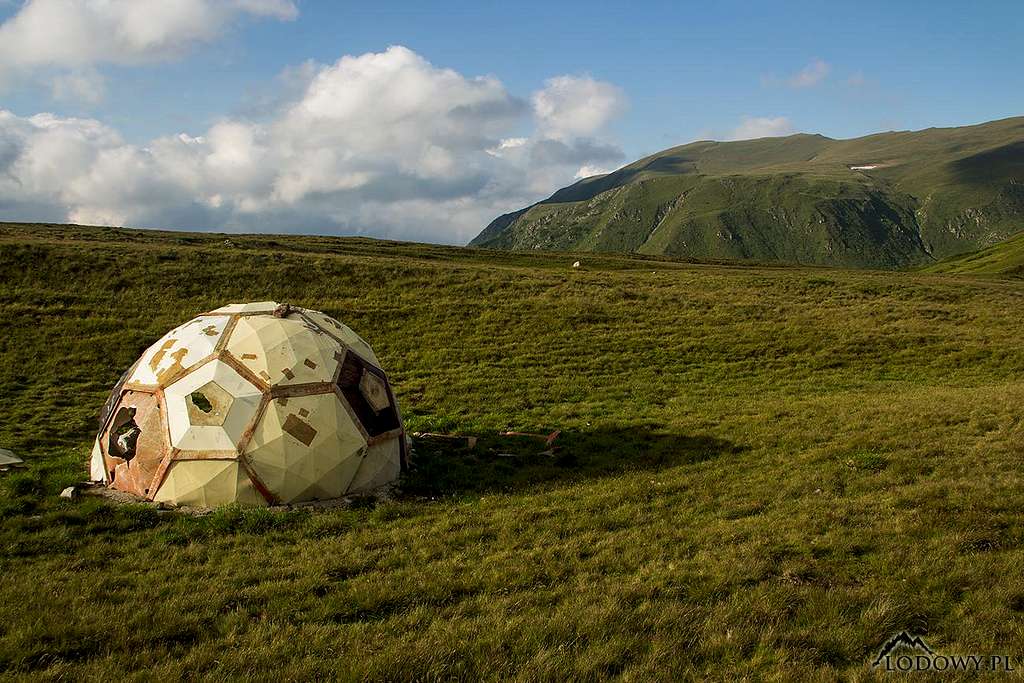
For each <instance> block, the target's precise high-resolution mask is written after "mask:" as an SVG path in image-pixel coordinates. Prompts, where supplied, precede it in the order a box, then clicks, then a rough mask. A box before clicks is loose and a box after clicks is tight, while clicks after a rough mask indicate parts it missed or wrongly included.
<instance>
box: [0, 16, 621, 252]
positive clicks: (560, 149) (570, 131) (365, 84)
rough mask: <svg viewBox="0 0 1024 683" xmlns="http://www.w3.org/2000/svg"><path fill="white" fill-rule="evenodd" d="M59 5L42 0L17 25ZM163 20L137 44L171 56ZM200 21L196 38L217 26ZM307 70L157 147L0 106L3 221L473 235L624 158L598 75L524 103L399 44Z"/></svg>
mask: <svg viewBox="0 0 1024 683" xmlns="http://www.w3.org/2000/svg"><path fill="white" fill-rule="evenodd" d="M57 4H62V3H58V2H57V0H49V1H47V2H42V0H35V1H34V2H32V3H30V4H29V5H28V6H26V8H25V9H23V10H22V12H21V13H19V14H18V15H17V16H16V17H15V19H12V20H11V21H15V20H17V19H18V18H19V17H21V16H22V15H23V14H24V13H25V12H26V11H27V10H28V9H29V8H30V7H31V6H33V5H46V6H50V5H57ZM126 4H133V3H126ZM195 4H198V5H202V6H206V5H208V4H212V3H205V2H201V1H200V0H195ZM97 5H103V6H107V5H110V6H116V7H118V8H121V6H120V5H119V4H118V3H115V2H110V3H97ZM221 6H222V7H221V11H224V10H223V7H224V6H229V7H231V8H234V10H233V11H234V12H235V13H238V12H252V13H264V14H270V15H274V16H282V17H284V18H287V16H288V12H289V11H290V10H289V8H291V9H292V10H293V9H294V8H293V6H292V5H291V3H290V2H279V1H277V0H235V2H233V3H229V4H228V5H223V4H222V3H221ZM121 9H123V8H121ZM124 11H125V12H128V11H127V10H124ZM104 16H106V15H104ZM118 16H122V15H120V14H118ZM8 23H10V22H8ZM6 26H7V25H6V24H5V25H4V27H6ZM161 26H162V27H163V28H161V29H159V30H157V29H154V31H155V33H154V34H152V35H151V36H150V37H149V38H148V39H146V40H142V39H139V40H138V44H139V45H143V44H144V45H150V46H155V47H154V50H155V51H156V52H159V51H160V49H162V48H160V46H162V45H165V44H167V43H166V39H165V37H164V36H166V34H167V25H166V24H161ZM4 27H0V33H2V31H3V30H4ZM197 31H198V29H196V30H191V31H190V30H185V34H187V35H194V36H197V39H199V37H201V36H205V35H206V34H205V33H201V32H197ZM96 49H97V50H99V48H96ZM156 52H154V54H155V53H156ZM48 58H54V57H53V55H50V57H48ZM90 58H92V59H96V56H95V54H92V56H91V57H90ZM297 73H299V74H300V75H301V83H300V87H298V88H294V87H292V86H290V90H294V92H289V96H290V97H291V99H289V100H287V101H285V102H284V103H283V106H281V107H280V109H279V113H278V114H276V115H275V116H274V117H273V118H271V119H270V120H268V121H259V122H257V121H251V120H247V119H238V118H236V119H224V120H222V121H220V122H218V123H216V124H215V125H213V126H212V127H210V128H209V129H208V130H206V131H203V132H202V133H201V134H199V135H192V134H188V133H181V134H178V135H172V136H166V137H161V138H158V139H155V140H151V141H150V142H148V143H147V144H145V145H136V144H130V143H128V142H126V141H125V140H124V139H123V138H122V136H121V135H120V134H119V133H118V131H116V130H114V129H113V128H111V127H109V126H107V125H105V124H103V123H101V122H99V121H96V120H92V119H77V118H62V117H58V116H54V115H52V114H37V115H35V116H28V117H19V116H16V115H14V114H12V113H10V112H7V111H0V217H3V218H7V219H18V220H68V221H71V222H78V223H96V224H111V225H134V226H160V227H178V228H196V229H218V230H227V231H241V230H246V231H250V230H251V231H277V232H289V231H296V232H336V233H337V232H340V233H346V234H368V235H374V236H380V237H389V238H396V239H411V240H425V241H434V242H454V243H463V242H466V241H468V240H469V239H470V238H472V237H473V236H475V234H476V233H477V232H478V231H479V230H480V229H481V228H482V227H483V226H484V225H486V223H487V222H488V221H489V220H490V219H492V218H493V217H494V216H496V215H498V214H499V213H502V212H505V211H508V210H510V209H512V208H518V207H520V206H522V205H523V204H526V203H529V202H531V201H536V200H537V199H539V198H541V197H543V196H546V195H547V194H550V192H551V191H552V190H553V189H554V188H557V187H560V186H561V185H564V184H566V183H567V182H570V181H571V180H572V179H573V178H574V177H575V176H576V175H578V174H580V173H584V172H587V171H589V170H591V169H603V168H607V167H609V166H611V165H614V164H616V163H618V162H621V161H622V158H623V154H622V152H621V150H620V149H619V148H618V147H617V146H615V145H613V144H611V143H609V142H607V141H603V140H602V139H601V138H600V136H601V134H602V132H603V130H604V128H605V126H606V125H607V124H608V123H609V122H610V121H611V120H612V119H613V118H614V117H615V116H617V115H619V114H620V113H621V112H622V111H623V110H624V108H625V97H624V95H623V94H622V92H621V91H619V90H618V89H617V88H615V87H614V86H612V85H611V84H608V83H603V82H601V81H596V80H593V79H591V78H589V77H574V76H558V77H556V78H552V79H550V80H548V81H547V82H546V83H545V85H544V88H543V89H541V90H539V91H538V92H536V93H533V95H532V97H530V98H529V100H524V99H520V98H517V97H515V96H514V95H512V94H510V93H509V92H508V91H506V89H505V88H504V86H503V85H502V84H501V82H500V81H498V80H497V79H495V78H493V77H466V76H464V75H462V74H459V73H457V72H455V71H453V70H451V69H445V68H440V67H437V66H434V65H433V64H431V63H429V62H428V61H427V60H425V59H424V58H423V57H421V56H420V55H418V54H416V53H414V52H412V51H411V50H409V49H407V48H404V47H400V46H396V47H391V48H389V49H387V50H386V51H384V52H379V53H367V54H363V55H358V56H345V57H342V58H341V59H339V60H338V61H337V62H335V63H333V64H326V65H318V64H308V65H306V66H305V67H304V68H303V69H301V70H299V71H298V72H297ZM293 76H294V74H293ZM86 83H88V81H86ZM63 87H64V88H65V89H66V90H67V91H68V92H69V93H72V94H73V93H74V92H75V91H76V89H78V88H79V85H78V84H77V83H76V82H75V81H69V82H68V83H67V84H65V85H64V86H63ZM83 87H87V86H83Z"/></svg>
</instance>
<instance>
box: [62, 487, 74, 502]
mask: <svg viewBox="0 0 1024 683" xmlns="http://www.w3.org/2000/svg"><path fill="white" fill-rule="evenodd" d="M77 496H78V490H77V489H75V487H74V486H69V487H67V488H66V489H64V490H63V491H61V492H60V497H61V498H67V499H68V500H71V499H72V498H76V497H77Z"/></svg>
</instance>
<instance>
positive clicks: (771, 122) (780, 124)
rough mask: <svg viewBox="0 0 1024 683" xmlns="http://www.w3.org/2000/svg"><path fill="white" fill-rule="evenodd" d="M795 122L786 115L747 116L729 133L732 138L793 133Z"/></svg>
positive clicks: (752, 137)
mask: <svg viewBox="0 0 1024 683" xmlns="http://www.w3.org/2000/svg"><path fill="white" fill-rule="evenodd" d="M793 132H794V131H793V124H792V123H790V120H789V119H788V118H786V117H785V116H776V117H774V118H772V117H766V116H745V117H743V120H742V121H741V122H740V125H738V126H737V127H736V128H735V129H734V130H733V132H732V134H731V135H729V139H730V140H753V139H755V138H771V137H778V136H780V135H792V134H793Z"/></svg>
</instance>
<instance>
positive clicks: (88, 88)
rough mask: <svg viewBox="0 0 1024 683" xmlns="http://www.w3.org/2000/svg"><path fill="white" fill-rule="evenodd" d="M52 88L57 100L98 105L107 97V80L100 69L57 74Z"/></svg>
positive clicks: (54, 97)
mask: <svg viewBox="0 0 1024 683" xmlns="http://www.w3.org/2000/svg"><path fill="white" fill-rule="evenodd" d="M51 89H52V95H53V99H55V100H60V101H62V102H75V103H80V104H81V103H84V104H86V105H97V104H99V103H100V102H102V101H103V98H104V97H106V94H107V82H106V79H105V78H103V75H102V74H100V73H99V72H98V71H96V70H95V69H92V68H86V69H78V70H75V71H69V72H67V73H62V74H57V75H56V76H55V77H54V79H53V83H51Z"/></svg>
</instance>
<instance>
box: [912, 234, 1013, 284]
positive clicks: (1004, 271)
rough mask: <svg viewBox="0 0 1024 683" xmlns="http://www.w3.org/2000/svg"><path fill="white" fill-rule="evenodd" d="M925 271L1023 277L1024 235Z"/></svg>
mask: <svg viewBox="0 0 1024 683" xmlns="http://www.w3.org/2000/svg"><path fill="white" fill-rule="evenodd" d="M925 270H926V271H927V272H931V273H964V274H971V275H998V276H1002V277H1024V234H1021V235H1017V236H1016V237H1011V238H1010V239H1008V240H1006V241H1004V242H1000V243H999V244H995V245H993V246H991V247H987V248H985V249H980V250H978V251H972V252H970V253H967V254H961V255H959V256H954V257H952V258H948V259H946V260H944V261H940V262H939V263H936V264H934V265H931V266H929V267H928V268H926V269H925Z"/></svg>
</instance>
